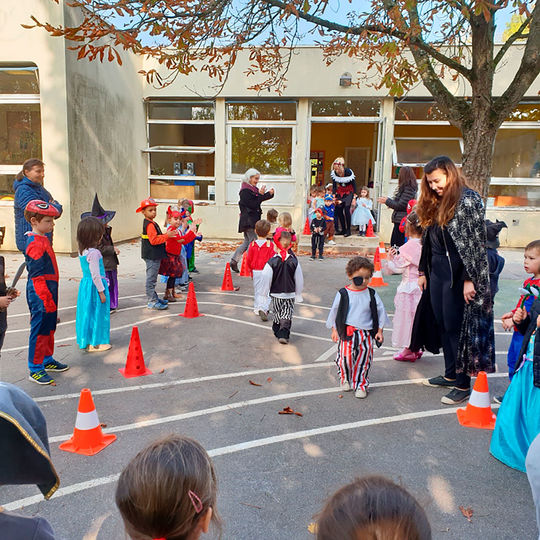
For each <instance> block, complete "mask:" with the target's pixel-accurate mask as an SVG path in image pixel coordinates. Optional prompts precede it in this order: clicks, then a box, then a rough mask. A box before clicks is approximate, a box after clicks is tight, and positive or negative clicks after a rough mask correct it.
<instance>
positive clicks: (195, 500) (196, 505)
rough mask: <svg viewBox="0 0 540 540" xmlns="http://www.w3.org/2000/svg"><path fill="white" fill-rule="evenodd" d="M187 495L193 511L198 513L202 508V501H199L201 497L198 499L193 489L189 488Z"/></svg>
mask: <svg viewBox="0 0 540 540" xmlns="http://www.w3.org/2000/svg"><path fill="white" fill-rule="evenodd" d="M188 497H189V498H190V500H191V504H192V505H193V508H195V512H197V514H200V513H201V512H202V509H203V503H202V502H201V499H199V497H198V496H197V494H196V493H195V492H194V491H191V489H190V490H189V491H188Z"/></svg>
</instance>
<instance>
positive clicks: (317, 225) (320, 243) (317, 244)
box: [309, 208, 326, 261]
mask: <svg viewBox="0 0 540 540" xmlns="http://www.w3.org/2000/svg"><path fill="white" fill-rule="evenodd" d="M309 228H310V229H311V257H310V258H311V260H312V261H314V260H315V257H316V255H317V249H318V250H319V259H321V260H322V259H324V257H323V250H324V231H325V229H326V221H325V219H324V217H323V210H322V208H317V209H316V210H315V217H314V218H313V219H312V220H311V225H310V226H309Z"/></svg>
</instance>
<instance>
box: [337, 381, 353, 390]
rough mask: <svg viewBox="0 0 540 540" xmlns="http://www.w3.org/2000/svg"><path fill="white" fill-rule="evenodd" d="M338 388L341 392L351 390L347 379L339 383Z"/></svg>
mask: <svg viewBox="0 0 540 540" xmlns="http://www.w3.org/2000/svg"><path fill="white" fill-rule="evenodd" d="M339 388H340V389H341V390H342V391H343V392H350V391H351V390H352V388H351V385H350V384H349V383H348V382H347V381H345V382H342V383H339Z"/></svg>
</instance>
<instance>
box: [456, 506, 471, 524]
mask: <svg viewBox="0 0 540 540" xmlns="http://www.w3.org/2000/svg"><path fill="white" fill-rule="evenodd" d="M459 509H460V510H461V513H462V514H463V516H464V517H466V518H467V521H468V522H469V523H472V517H473V513H474V510H473V509H472V508H471V507H469V508H465V507H464V506H460V507H459Z"/></svg>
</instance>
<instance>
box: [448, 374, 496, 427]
mask: <svg viewBox="0 0 540 540" xmlns="http://www.w3.org/2000/svg"><path fill="white" fill-rule="evenodd" d="M456 412H457V418H458V422H459V423H460V424H461V425H462V426H467V427H474V428H481V429H493V428H494V427H495V420H496V416H495V415H494V414H493V411H492V410H491V403H490V399H489V388H488V382H487V375H486V372H485V371H481V372H480V373H479V374H478V377H477V378H476V381H475V383H474V387H473V390H472V393H471V397H470V398H469V403H467V407H465V409H458V410H457V411H456Z"/></svg>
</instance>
